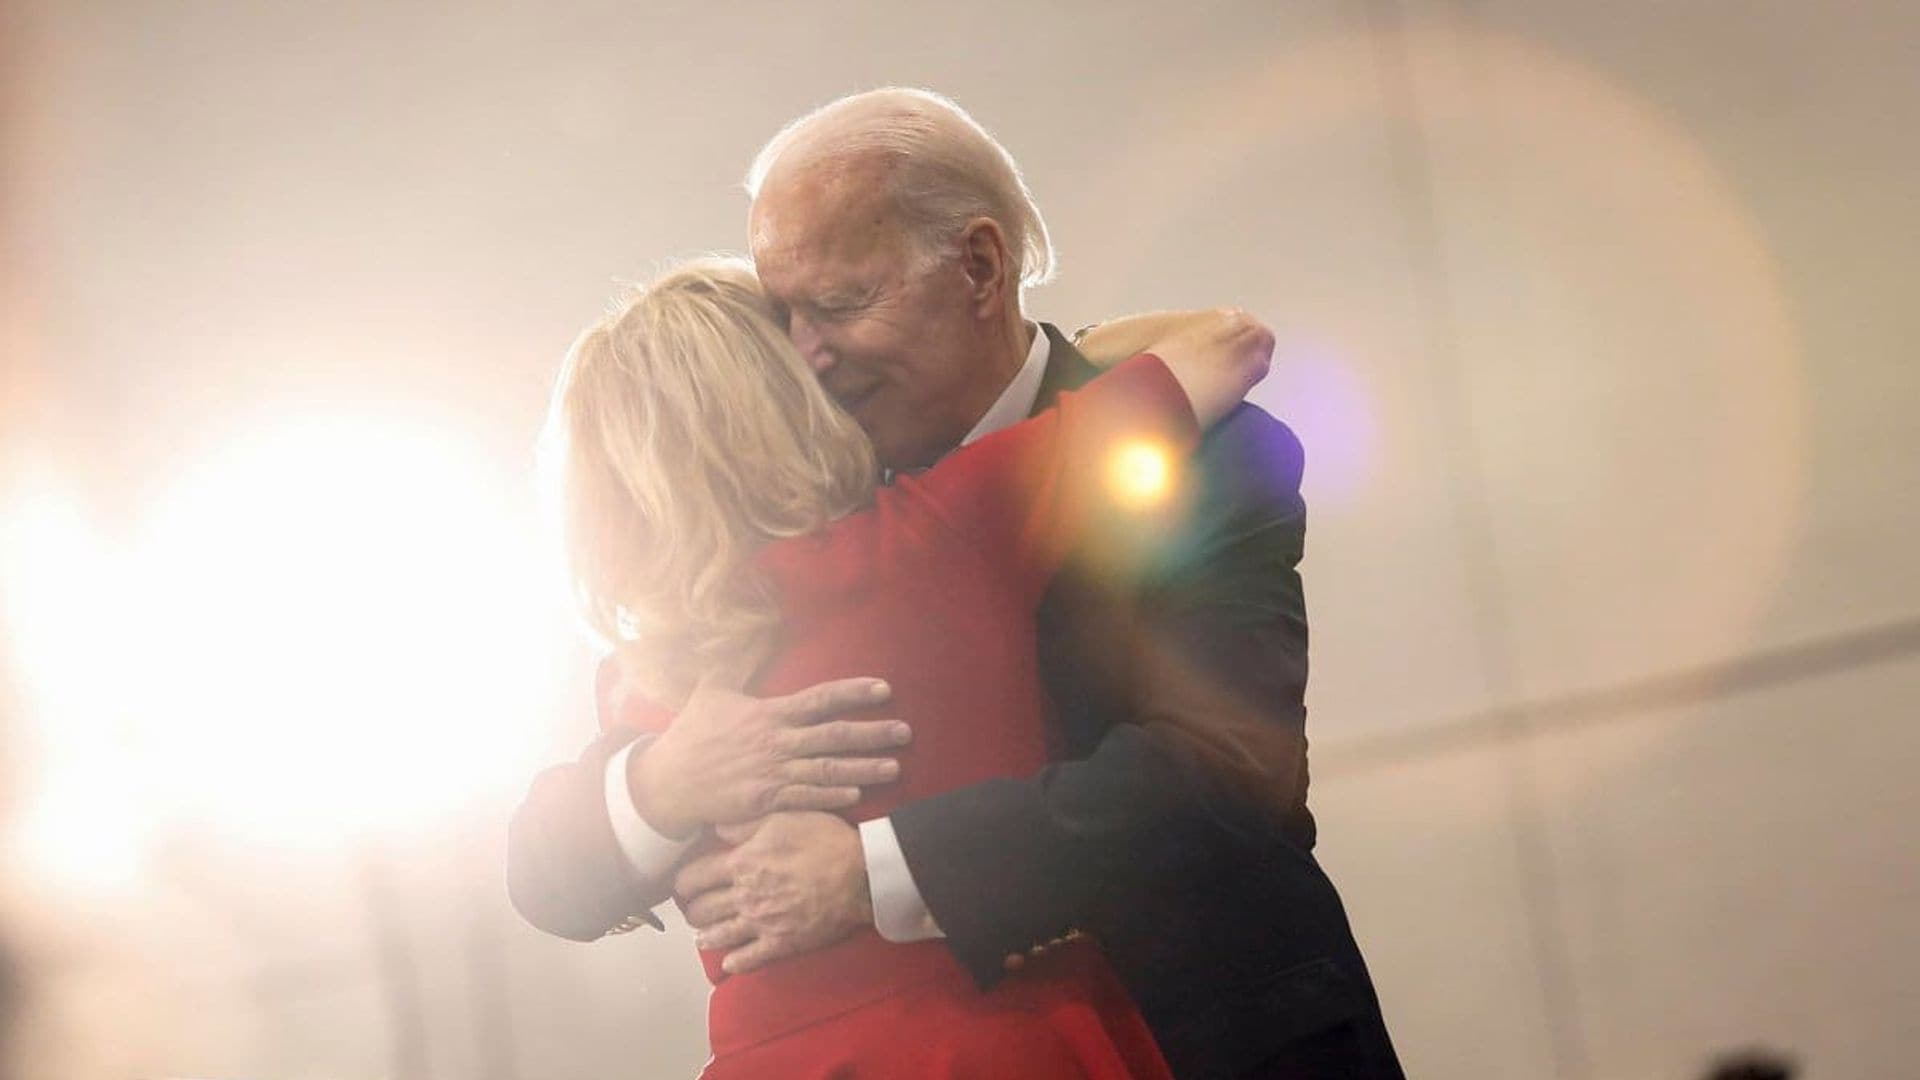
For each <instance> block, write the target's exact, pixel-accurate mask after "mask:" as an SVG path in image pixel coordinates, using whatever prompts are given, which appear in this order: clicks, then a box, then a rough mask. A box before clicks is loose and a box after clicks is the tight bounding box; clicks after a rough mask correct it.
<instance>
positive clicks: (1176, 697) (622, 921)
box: [508, 89, 1401, 1080]
mask: <svg viewBox="0 0 1920 1080" xmlns="http://www.w3.org/2000/svg"><path fill="white" fill-rule="evenodd" d="M748 190H749V192H750V194H751V196H752V208H751V213H750V220H749V239H750V243H751V247H752V254H753V261H752V263H751V264H750V265H749V264H747V263H745V262H743V261H737V260H726V259H701V260H694V261H690V262H686V263H683V264H681V265H680V266H678V267H677V268H675V269H673V270H671V271H669V272H667V273H665V274H663V275H662V276H660V277H659V278H657V279H656V280H654V281H652V282H650V283H648V284H646V285H644V286H642V287H640V288H638V289H636V290H634V291H633V292H632V293H631V294H630V295H628V296H627V297H625V298H623V299H622V301H621V302H620V303H619V305H618V306H617V307H616V309H615V310H614V311H613V312H611V313H610V314H609V315H608V316H607V317H606V318H604V319H602V320H601V321H600V322H599V323H597V324H595V325H594V326H592V327H590V328H589V329H588V330H587V331H586V332H585V333H584V334H582V335H581V337H580V338H579V339H578V341H577V342H576V343H575V345H574V347H573V349H572V350H571V352H570V353H569V354H568V356H567V359H566V363H565V365H564V368H563V370H562V372H561V375H560V379H559V383H558V386H557V387H556V389H555V394H554V400H553V411H552V416H551V418H550V431H549V433H550V435H551V436H552V442H551V444H550V450H551V452H552V454H553V459H552V461H553V464H554V466H555V468H556V470H557V474H558V480H559V484H560V491H561V500H560V505H561V506H562V507H563V513H564V517H565V533H566V541H567V552H568V556H569V559H570V568H571V572H572V577H573V581H574V584H575V588H576V590H577V593H578V597H579V600H580V603H581V606H582V608H583V610H584V612H585V615H586V618H587V620H588V621H589V623H590V624H591V626H592V628H593V629H594V630H595V631H596V632H597V633H598V634H599V635H600V636H601V637H602V638H603V639H605V640H606V641H607V642H608V643H609V644H610V645H611V649H612V651H611V654H610V655H609V656H608V658H607V659H606V660H605V661H604V662H603V663H602V664H601V667H600V672H599V676H598V679H597V700H598V707H599V727H600V733H599V735H598V737H597V738H595V739H594V740H593V742H592V743H591V744H590V745H589V746H588V747H587V749H586V751H585V752H584V753H582V754H581V755H580V757H579V758H578V759H577V760H575V761H573V762H569V763H566V764H562V765H559V766H555V767H553V768H551V769H548V770H546V771H545V772H543V773H542V774H541V775H540V776H539V777H537V778H536V779H535V780H534V783H533V786H532V789H531V790H530V791H529V793H528V795H527V797H526V800H525V802H524V803H523V804H522V805H521V807H520V809H519V810H518V811H517V812H516V814H515V817H514V820H513V825H512V829H511V833H510V838H509V850H508V864H509V865H508V880H509V888H510V890H511V894H512V898H513V901H514V904H515V906H516V907H517V908H518V909H519V911H520V912H521V913H522V914H523V915H524V916H525V917H526V918H527V919H528V920H529V921H530V922H532V923H533V924H534V925H536V926H538V927H540V928H542V929H544V930H547V931H550V932H552V933H555V934H559V935H561V936H563V937H568V938H573V939H576V940H581V941H588V940H593V939H595V938H598V937H600V936H602V935H604V934H607V933H612V932H618V931H622V930H628V929H632V928H634V927H636V926H639V925H642V924H651V925H653V926H655V927H659V926H660V925H661V924H660V922H659V920H658V919H657V918H656V917H655V916H654V915H653V914H652V908H654V907H655V906H656V905H658V904H660V903H662V902H664V901H666V900H667V899H669V898H672V899H674V900H675V901H676V902H677V903H678V904H679V905H680V908H681V910H682V911H683V912H684V914H685V916H686V919H687V922H688V923H689V924H691V925H692V926H693V927H694V929H695V930H696V932H697V934H698V939H697V944H698V946H699V948H700V955H701V959H702V961H703V962H704V964H705V967H706V971H707V974H708V976H709V977H710V978H711V979H712V981H713V994H712V998H711V1000H710V1004H709V1038H710V1043H711V1046H712V1050H713V1059H712V1060H711V1061H710V1062H709V1063H708V1065H707V1069H706V1072H705V1073H704V1074H703V1075H705V1076H709V1077H714V1078H733V1077H771V1078H785V1077H795V1078H803V1077H804V1078H814V1077H817V1078H822V1080H824V1078H827V1077H836V1078H841V1077H844V1078H860V1080H866V1078H881V1077H915V1078H920V1077H955V1078H958V1077H982V1078H987V1077H1081V1076H1085V1077H1112V1078H1123V1077H1166V1076H1178V1077H1262V1078H1295V1077H1298V1078H1334V1077H1338V1078H1346V1077H1355V1078H1365V1080H1374V1078H1398V1077H1400V1076H1401V1072H1400V1067H1399V1065H1398V1063H1397V1062H1396V1060H1395V1057H1394V1053H1393V1049H1392V1047H1391V1044H1390V1042H1389V1040H1388V1036H1387V1031H1386V1028H1385V1025H1384V1023H1383V1022H1382V1020H1381V1016H1380V1010H1379V1005H1378V1002H1377V1000H1376V998H1375V995H1374V991H1373V987H1372V985H1371V983H1370V982H1369V980H1368V976H1367V971H1366V967H1365V964H1364V962H1363V961H1362V959H1361V956H1360V952H1359V949H1358V947H1357V946H1356V945H1355V943H1354V940H1353V936H1352V932H1351V931H1350V929H1349V927H1348V924H1347V919H1346V915H1345V913H1344V911H1343V909H1342V907H1341V904H1340V900H1339V897H1338V895H1337V894H1336V892H1335V890H1334V888H1333V886H1332V884H1331V883H1330V882H1329V881H1328V879H1327V877H1326V875H1325V874H1324V873H1322V871H1321V869H1320V867H1319V865H1318V864H1317V863H1316V862H1315V861H1314V858H1313V856H1312V848H1313V843H1314V824H1313V818H1312V816H1311V814H1310V813H1309V812H1308V810H1307V805H1306V791H1307V766H1306V737H1305V730H1304V725H1305V709H1304V706H1303V704H1302V700H1303V693H1304V690H1305V685H1306V676H1307V624H1306V615H1305V609H1304V606H1303V601H1302V595H1301V588H1300V578H1299V575H1298V574H1297V572H1296V570H1295V566H1296V564H1297V563H1298V561H1299V559H1300V554H1301V543H1302V538H1303V534H1304V529H1305V510H1304V507H1303V505H1302V503H1301V500H1300V494H1299V481H1300V470H1301V451H1300V447H1299V444H1298V443H1297V442H1296V441H1295V439H1294V437H1293V436H1292V434H1291V433H1290V432H1289V431H1288V430H1287V429H1286V428H1285V427H1284V426H1283V425H1281V424H1280V423H1279V422H1278V421H1276V420H1274V419H1273V418H1272V417H1270V416H1268V415H1267V414H1266V413H1265V412H1263V411H1261V410H1260V409H1258V408H1256V407H1254V406H1251V405H1247V404H1244V403H1243V402H1242V399H1243V398H1244V396H1245V395H1246V393H1247V392H1248V390H1249V389H1251V387H1252V386H1253V385H1254V384H1255V383H1256V382H1258V381H1259V380H1260V379H1261V378H1262V377H1263V376H1264V375H1265V374H1266V370H1267V365H1268V362H1269V359H1270V355H1271V353H1272V350H1273V336H1272V334H1271V333H1270V332H1269V331H1268V330H1267V329H1266V328H1265V327H1264V326H1262V325H1260V324H1259V323H1257V322H1255V321H1254V320H1252V319H1251V318H1249V317H1248V316H1246V315H1245V314H1243V313H1240V312H1237V311H1232V310H1222V311H1201V312H1183V313H1166V314H1158V315H1148V316H1135V317H1130V318H1124V319H1117V320H1114V321H1112V322H1108V323H1104V324H1101V325H1099V326H1096V327H1093V328H1090V329H1089V330H1086V331H1083V332H1082V333H1081V334H1080V335H1079V336H1077V337H1076V338H1075V339H1073V340H1069V339H1068V338H1067V337H1066V336H1063V335H1062V334H1061V333H1060V332H1059V331H1058V330H1057V329H1056V328H1054V327H1053V326H1050V325H1047V324H1044V323H1035V322H1032V321H1029V319H1028V316H1027V314H1026V312H1025V311H1024V310H1023V307H1022V303H1021V292H1022V289H1023V288H1024V287H1026V286H1028V285H1032V284H1037V283H1039V282H1041V281H1044V280H1045V279H1047V278H1048V277H1049V276H1050V275H1051V273H1052V269H1053V255H1052V248H1051V245H1050V243H1049V241H1048V238H1047V232H1046V227H1045V225H1044V224H1043V222H1042V220H1041V217H1040V212H1039V210H1038V208H1037V207H1036V206H1035V205H1034V203H1033V200H1032V197H1031V196H1030V195H1029V194H1028V192H1027V190H1026V187H1025V185H1024V183H1023V182H1022V181H1021V179H1020V175H1019V172H1018V170H1017V169H1016V167H1015V165H1014V163H1013V160H1012V159H1011V158H1010V157H1009V156H1008V155H1007V153H1006V151H1005V150H1004V149H1002V148H1001V147H1000V146H999V145H998V144H997V143H995V142H994V141H993V139H992V138H991V137H990V136H989V135H988V134H987V133H986V132H985V131H983V130H982V129H981V128H980V127H979V125H977V124H976V123H974V121H973V120H972V119H971V118H970V117H968V116H967V115H966V114H965V113H963V112H962V111H960V109H959V108H957V107H956V106H955V105H953V103H951V102H949V101H947V100H945V99H944V98H941V97H939V96H937V95H934V94H930V93H926V92H923V91H917V90H901V89H888V90H879V91H874V92H870V93H865V94H859V95H855V96H852V97H848V98H844V99H841V100H839V101H836V102H834V103H832V104H830V105H827V106H825V107H824V108H821V109H819V110H817V111H815V112H813V113H811V114H809V115H808V116H805V117H803V118H801V119H800V120H798V121H795V122H794V123H793V124H791V125H789V126H788V127H787V128H786V129H785V130H783V131H782V132H780V133H779V134H778V135H777V136H775V137H774V139H773V140H772V141H771V142H770V143H768V144H767V146H766V147H765V149H763V150H762V151H761V153H760V156H759V158H758V159H757V160H756V161H755V162H754V164H753V167H752V170H751V172H750V174H749V178H748Z"/></svg>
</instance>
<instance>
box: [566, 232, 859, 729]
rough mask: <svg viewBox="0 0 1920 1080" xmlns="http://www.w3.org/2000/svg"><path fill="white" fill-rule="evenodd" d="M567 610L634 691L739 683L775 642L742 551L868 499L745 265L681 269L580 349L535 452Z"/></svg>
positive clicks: (846, 425)
mask: <svg viewBox="0 0 1920 1080" xmlns="http://www.w3.org/2000/svg"><path fill="white" fill-rule="evenodd" d="M543 442H544V444H545V445H544V452H545V454H546V457H547V461H548V467H549V469H550V479H551V480H552V481H554V483H553V489H554V491H553V493H554V494H555V495H556V496H557V502H558V510H559V513H560V519H561V524H562V531H563V535H564V542H565V548H566V553H567V561H568V566H569V570H570V573H571V577H572V583H573V588H574V593H575V598H576V600H577V602H578V603H579V606H580V610H581V613H582V615H583V616H584V618H585V620H586V622H587V624H588V626H589V627H590V628H591V629H592V630H593V631H594V632H595V633H596V634H597V635H598V636H599V637H601V638H602V639H604V640H605V641H606V642H607V643H608V644H609V645H611V646H612V647H613V648H614V649H615V650H616V651H617V652H618V653H619V655H620V658H621V663H622V667H623V668H624V669H625V671H626V673H627V674H628V675H629V676H630V677H631V678H633V679H634V680H635V681H636V683H637V684H638V685H639V687H640V689H641V690H642V691H643V692H645V693H647V694H648V696H650V697H652V698H653V699H654V700H655V701H657V702H659V703H660V704H662V705H665V706H669V707H675V708H677V707H679V706H680V705H682V704H684V703H685V701H686V698H687V695H688V694H689V693H690V692H691V691H692V689H693V687H694V685H695V684H696V683H697V682H699V681H700V680H701V679H702V678H703V677H706V676H708V675H714V676H718V677H720V678H721V679H723V680H726V681H728V682H731V683H734V684H736V685H737V684H738V683H740V682H742V681H744V680H745V679H746V678H747V677H748V676H749V675H750V674H751V673H752V671H753V669H754V668H755V667H756V666H758V664H759V663H760V662H761V661H762V660H763V659H764V658H765V656H766V655H767V652H768V650H769V649H770V648H771V646H772V644H773V639H774V635H775V633H776V632H777V630H778V621H779V619H778V613H777V611H776V609H775V605H774V601H773V598H772V597H771V596H770V595H769V593H768V592H767V591H766V589H765V587H764V585H763V583H762V582H761V581H760V580H759V579H758V577H757V575H756V574H754V573H753V568H752V559H753V555H754V552H755V550H756V549H757V548H758V547H759V546H760V545H761V544H762V543H763V542H764V541H767V540H770V539H775V538H778V537H787V536H797V535H800V534H802V533H806V532H810V531H812V530H814V529H817V528H820V527H821V526H822V525H825V524H826V523H827V522H829V521H832V520H834V519H835V518H838V517H840V516H842V515H845V514H847V513H849V512H851V511H853V510H856V509H858V508H860V507H862V506H864V505H866V504H867V503H868V502H870V501H871V499H872V495H873V487H874V483H875V481H876V477H877V473H878V467H877V465H876V463H875V459H874V454H873V447H872V445H871V444H870V443H869V442H868V441H867V436H866V435H865V433H863V432H862V431H861V430H860V428H859V426H858V425H857V424H855V423H854V421H853V419H852V418H851V417H850V416H848V415H847V414H846V413H845V412H844V411H842V410H841V409H840V407H839V406H838V405H836V404H835V403H834V401H833V399H832V398H830V397H828V396H827V393H826V391H825V390H823V389H821V387H820V384H819V382H818V381H817V380H816V379H815V377H814V374H813V372H812V371H811V370H809V368H808V366H807V363H806V361H805V360H804V359H802V358H801V356H800V354H799V352H798V351H797V350H796V349H795V348H794V346H793V343H792V342H791V341H789V340H788V339H787V335H786V334H785V332H784V331H782V329H781V328H780V326H779V324H778V322H776V320H775V317H774V313H773V309H772V306H771V305H770V304H769V302H768V301H767V299H766V297H765V295H764V294H763V293H762V292H761V290H760V283H759V280H758V279H757V278H756V277H755V276H754V273H753V269H752V267H751V265H750V264H748V263H747V262H746V261H745V260H742V259H732V258H720V257H708V258H701V259H695V260H690V261H688V262H685V263H683V264H681V265H679V266H678V267H676V268H674V269H672V270H670V271H668V272H667V273H665V274H663V275H661V276H660V277H658V278H657V279H656V280H654V281H653V282H652V283H651V284H648V285H644V286H640V287H638V288H636V289H634V290H633V291H631V292H630V293H628V294H627V295H626V296H624V297H623V298H622V299H621V300H620V301H619V302H617V303H616V305H615V307H614V309H613V310H612V311H611V312H610V313H609V314H608V315H607V316H606V317H605V318H603V319H601V320H600V321H599V322H598V323H596V324H594V325H593V326H591V327H589V328H588V329H587V330H586V332H584V333H582V334H581V335H580V337H579V339H578V340H577V341H575V342H574V344H573V348H572V349H570V350H569V351H568V353H567V357H566V361H565V363H564V364H563V366H562V367H561V371H560V377H559V381H558V383H557V384H556V385H555V387H554V394H553V402H552V406H551V409H550V411H549V414H548V420H547V430H546V433H545V435H544V436H543Z"/></svg>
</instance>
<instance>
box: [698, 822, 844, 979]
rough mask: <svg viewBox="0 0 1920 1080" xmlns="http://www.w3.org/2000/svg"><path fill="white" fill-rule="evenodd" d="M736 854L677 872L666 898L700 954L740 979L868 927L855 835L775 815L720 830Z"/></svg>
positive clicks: (718, 856) (839, 826)
mask: <svg viewBox="0 0 1920 1080" xmlns="http://www.w3.org/2000/svg"><path fill="white" fill-rule="evenodd" d="M719 833H720V837H721V839H723V840H726V841H727V842H729V843H735V844H738V845H739V846H738V847H736V848H734V849H733V850H731V851H722V852H715V853H713V854H711V855H705V856H702V857H701V858H698V859H695V860H694V861H692V862H690V863H688V864H687V865H686V866H684V867H682V868H681V870H680V873H679V874H678V876H676V877H675V878H674V883H673V891H674V894H675V895H676V896H678V897H679V898H680V900H681V904H682V906H683V907H684V909H685V911H686V916H687V922H688V923H689V924H690V925H691V926H692V927H693V928H694V929H695V930H696V931H697V932H698V935H699V937H698V940H699V944H700V947H701V948H703V949H722V950H726V956H725V958H724V959H723V960H722V962H721V966H722V967H723V968H724V969H725V970H726V971H727V972H728V973H729V974H734V975H738V974H740V973H742V972H746V971H752V970H753V969H755V968H758V967H762V966H764V965H766V964H767V963H770V962H771V961H774V960H778V959H781V958H783V957H788V956H794V955H797V954H799V953H803V952H810V951H812V950H814V949H818V948H822V947H824V946H827V945H831V944H833V943H834V942H836V941H839V940H840V939H842V938H844V937H846V936H847V935H848V934H851V933H853V932H854V931H856V930H859V929H861V928H863V927H868V926H872V925H873V900H872V897H871V895H870V893H869V892H868V888H867V866H866V858H865V855H864V854H863V852H862V850H861V847H860V832H859V830H858V829H856V828H854V827H853V826H852V825H849V824H847V822H846V821H845V820H843V819H841V818H839V817H836V816H834V815H832V814H821V813H786V814H774V815H772V816H770V817H767V818H765V819H763V820H760V821H757V822H752V823H749V824H747V825H740V826H728V827H724V828H722V829H720V830H719Z"/></svg>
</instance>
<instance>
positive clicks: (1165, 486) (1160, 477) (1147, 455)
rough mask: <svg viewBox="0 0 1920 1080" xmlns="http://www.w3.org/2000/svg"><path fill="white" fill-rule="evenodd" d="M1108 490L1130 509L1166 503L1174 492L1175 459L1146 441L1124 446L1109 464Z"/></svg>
mask: <svg viewBox="0 0 1920 1080" xmlns="http://www.w3.org/2000/svg"><path fill="white" fill-rule="evenodd" d="M1107 490H1108V492H1109V493H1111V494H1112V496H1113V499H1114V501H1115V502H1117V503H1119V504H1120V506H1122V507H1123V508H1125V509H1128V510H1144V509H1147V508H1148V507H1153V506H1158V505H1160V504H1161V503H1164V502H1165V501H1166V499H1167V495H1168V494H1169V493H1170V492H1171V491H1172V490H1173V458H1172V456H1171V455H1170V454H1168V453H1167V449H1166V447H1164V446H1161V445H1159V444H1158V443H1152V442H1148V441H1146V440H1144V439H1140V440H1134V441H1132V442H1127V443H1123V444H1121V445H1120V446H1118V447H1116V448H1115V449H1114V451H1113V455H1112V457H1111V458H1110V459H1109V461H1108V462H1107Z"/></svg>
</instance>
